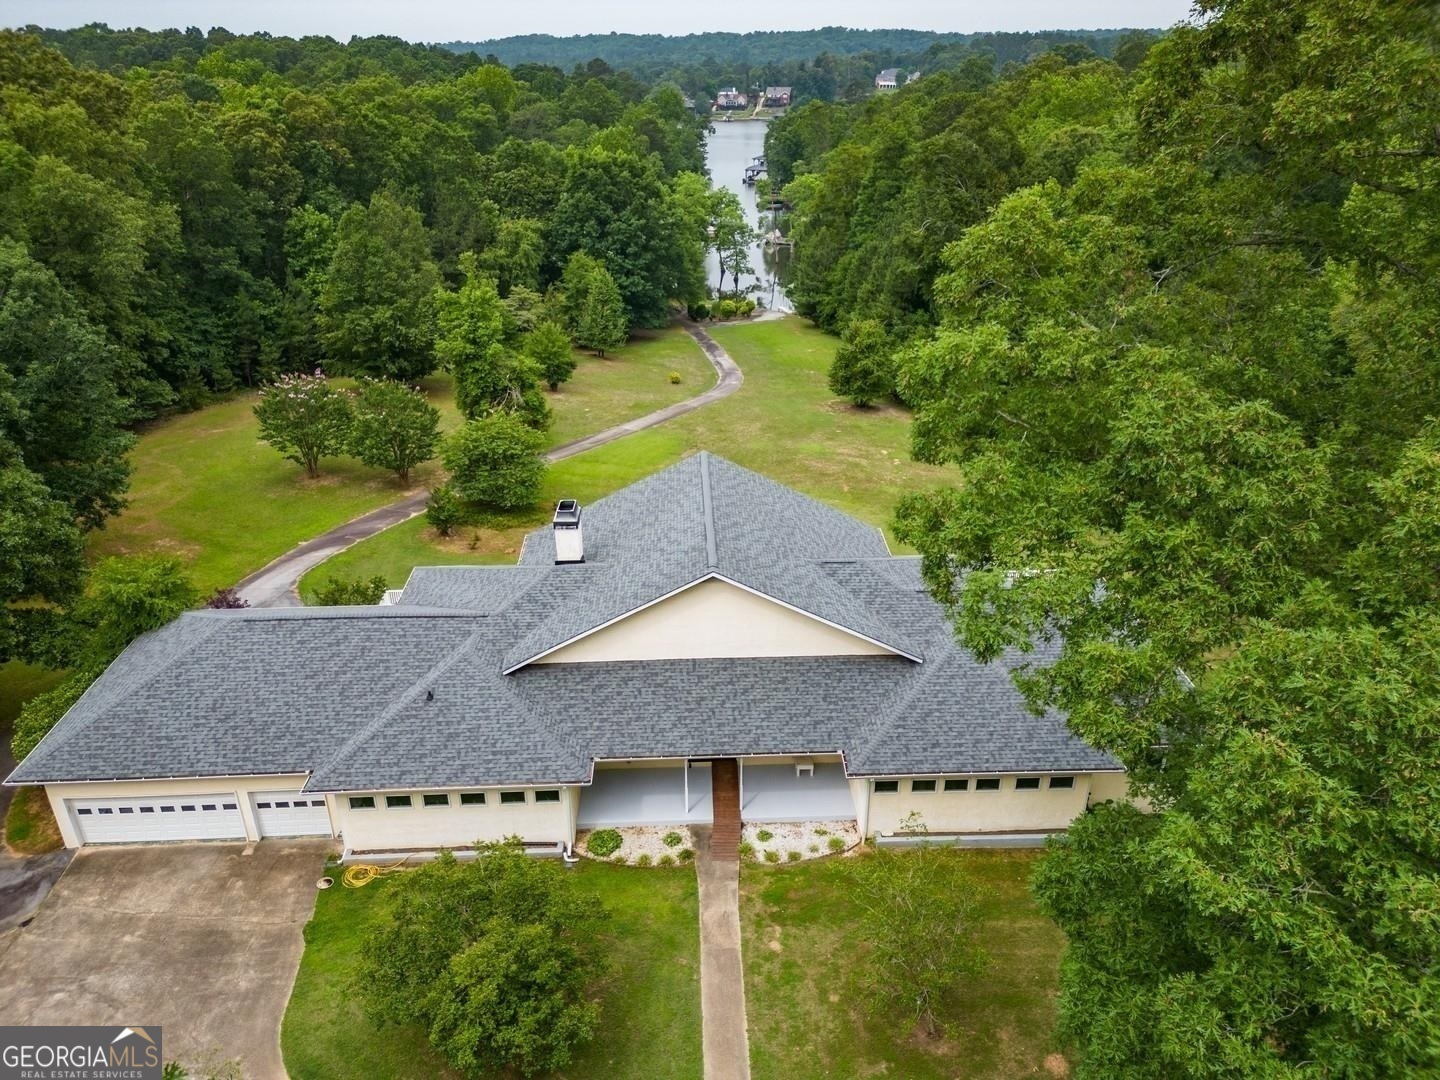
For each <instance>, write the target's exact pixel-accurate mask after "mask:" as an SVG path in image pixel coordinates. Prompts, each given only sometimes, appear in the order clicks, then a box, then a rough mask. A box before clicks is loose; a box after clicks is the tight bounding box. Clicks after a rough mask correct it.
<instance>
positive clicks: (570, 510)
mask: <svg viewBox="0 0 1440 1080" xmlns="http://www.w3.org/2000/svg"><path fill="white" fill-rule="evenodd" d="M551 524H553V525H556V526H557V527H560V528H574V527H575V526H577V525H579V524H580V504H579V503H578V502H576V501H575V500H574V499H561V500H560V501H559V502H558V503H556V504H555V517H554V519H553V520H552V522H551Z"/></svg>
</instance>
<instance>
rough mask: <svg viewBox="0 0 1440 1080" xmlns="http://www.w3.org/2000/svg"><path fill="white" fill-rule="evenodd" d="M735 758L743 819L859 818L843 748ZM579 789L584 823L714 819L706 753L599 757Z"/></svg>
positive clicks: (601, 825)
mask: <svg viewBox="0 0 1440 1080" xmlns="http://www.w3.org/2000/svg"><path fill="white" fill-rule="evenodd" d="M737 762H738V771H739V788H740V800H739V801H740V817H741V819H742V820H744V821H761V822H764V821H770V822H780V821H854V820H855V817H856V815H855V802H854V799H853V798H852V797H851V794H850V784H849V781H848V780H846V778H845V770H844V767H843V766H842V765H841V763H840V758H839V756H838V755H833V756H831V755H826V756H819V755H817V756H815V757H757V758H743V757H742V758H739V759H737ZM732 783H733V779H732ZM578 793H579V798H580V807H579V811H578V813H577V816H576V826H577V827H578V828H580V829H604V828H618V827H620V826H624V825H709V824H710V823H711V822H712V821H713V819H714V785H713V779H712V770H711V765H710V762H709V761H705V760H692V761H683V760H680V759H673V760H663V761H645V762H640V761H624V762H597V763H596V766H595V774H594V779H593V780H592V781H591V783H590V785H589V786H588V787H582V788H580V789H578ZM731 805H734V803H733V797H732V803H731Z"/></svg>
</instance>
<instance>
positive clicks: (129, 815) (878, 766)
mask: <svg viewBox="0 0 1440 1080" xmlns="http://www.w3.org/2000/svg"><path fill="white" fill-rule="evenodd" d="M1046 656H1047V654H1046V653H1045V652H1044V651H1043V649H1042V650H1041V651H1040V652H1039V653H1038V654H1030V656H1029V657H1027V659H1030V660H1032V661H1033V660H1036V659H1037V658H1038V660H1039V661H1040V662H1044V660H1045V659H1046ZM1019 662H1020V657H1019V656H1018V655H1010V656H1005V657H1002V658H1001V659H999V660H997V661H995V662H992V663H981V662H979V661H978V660H977V659H976V658H975V657H974V656H972V655H971V654H970V653H968V652H967V651H965V650H964V649H962V648H960V647H959V646H958V645H957V644H956V643H955V640H954V636H953V633H952V628H951V626H950V624H949V622H948V621H947V619H946V617H945V613H944V611H943V610H942V608H941V607H940V606H939V605H938V604H937V603H936V602H935V601H934V600H933V599H932V598H931V597H930V596H929V594H928V593H927V592H926V589H925V586H924V584H923V582H922V580H921V576H920V565H919V562H918V560H917V559H914V558H908V557H896V556H894V555H892V554H891V553H890V551H889V550H888V548H887V547H886V544H885V541H884V538H883V536H882V534H881V533H880V532H879V530H877V529H875V528H873V527H871V526H869V525H865V524H863V523H861V522H859V521H857V520H855V519H853V518H851V517H848V516H847V515H845V514H842V513H841V512H839V511H838V510H835V509H832V508H831V507H829V506H826V505H825V504H823V503H820V502H817V501H816V500H814V499H811V498H809V497H807V496H805V495H802V494H800V493H799V492H797V491H794V490H791V489H789V488H787V487H784V486H782V485H780V484H777V483H775V482H773V481H771V480H768V479H766V478H765V477H763V476H760V475H758V474H756V473H754V472H750V471H748V470H746V469H743V468H741V467H739V466H737V465H735V464H732V463H731V462H729V461H726V460H724V459H722V458H719V457H715V456H713V455H711V454H707V453H700V454H696V455H694V456H691V457H689V458H687V459H685V460H684V461H682V462H680V463H679V464H677V465H674V466H672V467H670V468H668V469H665V470H663V471H661V472H658V473H655V474H654V475H652V476H650V477H648V478H646V479H643V480H641V481H639V482H638V483H635V484H632V485H631V486H629V487H627V488H624V489H622V490H620V491H618V492H616V493H615V494H613V495H610V496H609V497H607V498H604V499H601V500H599V501H598V502H596V503H594V504H592V505H590V506H586V507H584V508H583V509H582V508H581V507H580V506H579V505H578V504H576V503H575V502H573V501H572V500H565V501H563V502H562V503H560V504H559V506H558V507H557V510H556V514H555V518H554V521H553V522H552V524H551V526H550V527H549V528H542V529H539V530H536V531H535V532H532V533H531V534H529V536H527V537H526V540H525V543H524V545H523V547H522V549H521V554H520V559H519V562H518V563H517V564H516V565H514V566H504V567H494V566H461V567H454V566H447V567H420V568H417V569H415V570H414V572H413V573H412V574H411V576H410V578H409V581H408V582H407V583H406V585H405V587H404V589H403V590H402V591H401V592H400V594H399V596H398V597H395V598H394V602H393V603H391V604H389V605H387V606H375V607H338V608H274V609H242V610H238V611H224V610H204V611H193V612H188V613H186V614H185V615H183V616H181V617H180V618H179V619H177V620H175V621H174V622H172V623H171V624H169V625H168V626H166V627H164V628H162V629H160V630H157V631H155V632H153V633H150V634H146V635H144V636H143V637H141V638H139V639H138V640H136V641H135V642H134V643H133V644H132V645H131V646H130V647H129V648H128V649H126V650H125V652H124V653H122V654H121V656H120V657H119V658H118V659H116V660H115V662H114V663H112V664H111V665H110V667H109V668H108V669H107V670H106V671H105V673H104V674H103V675H101V677H100V678H99V679H98V680H97V681H96V682H95V683H94V685H92V686H91V687H90V689H89V690H88V691H87V692H86V693H85V694H84V695H83V696H82V697H81V699H80V700H79V701H78V702H77V703H76V704H75V706H74V707H73V708H72V709H71V710H70V711H69V712H68V713H67V714H66V715H65V716H64V717H63V718H62V719H61V720H60V722H59V723H58V724H57V725H56V727H55V728H54V730H52V731H51V732H50V733H49V734H48V735H47V736H46V737H45V738H44V739H43V740H42V741H41V743H40V745H39V746H37V747H36V749H35V750H34V751H33V752H32V753H31V754H30V755H29V757H27V758H26V759H25V760H24V762H22V763H21V764H20V766H19V767H18V768H16V769H15V771H14V772H13V773H12V774H11V775H10V777H9V779H8V780H7V781H6V783H7V784H11V785H16V784H43V785H45V787H46V790H47V792H48V795H49V799H50V804H51V806H52V807H53V808H54V811H55V817H56V820H57V821H58V822H59V824H60V830H61V833H62V834H63V836H64V840H65V843H66V844H67V845H68V846H70V847H76V846H79V845H82V844H92V843H107V842H124V841H132V842H133V841H152V840H186V839H230V838H233V839H240V838H249V839H252V840H253V839H258V838H260V837H266V836H296V835H322V836H334V837H338V838H339V839H340V840H341V841H342V842H343V844H344V846H345V847H346V848H347V849H349V850H351V851H352V852H383V851H413V850H420V849H433V848H436V847H441V846H461V845H468V844H469V843H471V842H473V841H475V840H477V839H499V838H502V837H505V836H509V835H512V834H513V835H519V836H521V837H523V838H524V839H525V840H526V841H528V842H531V843H536V844H549V845H556V846H560V847H562V848H564V847H568V845H570V844H572V843H573V842H574V839H575V835H576V831H577V829H585V828H591V827H599V826H613V825H634V824H652V825H679V824H686V823H705V822H709V821H710V820H711V808H712V801H713V796H714V794H715V788H716V787H717V785H719V786H721V787H723V788H724V794H725V795H726V796H727V798H729V797H732V796H735V795H736V794H737V791H736V789H737V788H738V799H739V804H740V806H741V814H742V816H743V817H744V818H745V819H747V820H751V821H787V820H788V821H849V822H854V823H855V824H856V826H857V827H858V829H859V831H860V832H861V834H862V835H870V836H875V835H877V834H880V835H883V834H886V833H893V832H895V831H897V830H902V829H904V828H905V827H906V823H907V820H908V821H911V822H914V821H919V822H920V823H923V825H924V826H925V827H926V828H927V829H929V830H930V831H931V832H934V833H956V834H964V835H966V836H969V835H972V834H993V833H1022V834H1030V835H1032V836H1033V835H1035V834H1045V833H1049V832H1052V831H1055V830H1061V829H1064V828H1065V827H1066V826H1067V825H1068V824H1069V822H1070V821H1071V819H1072V818H1074V817H1075V816H1076V815H1077V814H1079V813H1081V812H1082V811H1083V810H1084V809H1085V808H1086V806H1087V805H1089V804H1090V803H1092V802H1095V801H1101V800H1105V799H1111V798H1119V797H1123V796H1124V794H1125V791H1126V780H1125V776H1124V773H1123V771H1122V770H1121V767H1120V766H1119V764H1118V763H1117V762H1116V761H1115V760H1113V759H1112V758H1111V757H1109V756H1108V755H1107V754H1105V753H1102V752H1100V751H1098V750H1096V749H1094V748H1092V747H1090V746H1088V745H1087V744H1086V743H1084V742H1082V741H1081V740H1080V739H1078V738H1077V737H1076V736H1074V735H1073V734H1071V732H1070V731H1069V730H1068V729H1067V727H1066V725H1065V722H1064V718H1063V717H1062V716H1060V715H1058V714H1056V713H1054V712H1048V713H1045V714H1043V715H1036V714H1034V713H1033V712H1031V711H1030V710H1029V709H1027V708H1026V706H1025V703H1024V702H1023V701H1022V699H1021V697H1020V695H1019V693H1018V692H1017V691H1016V689H1015V686H1014V684H1013V682H1012V678H1011V675H1012V668H1013V666H1014V665H1015V664H1017V663H1019ZM912 815H914V817H912Z"/></svg>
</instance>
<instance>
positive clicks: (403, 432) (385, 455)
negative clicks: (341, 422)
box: [350, 379, 440, 485]
mask: <svg viewBox="0 0 1440 1080" xmlns="http://www.w3.org/2000/svg"><path fill="white" fill-rule="evenodd" d="M439 441H440V410H439V409H437V408H435V406H433V405H431V404H430V402H428V401H426V400H425V395H424V394H422V393H421V392H420V391H419V390H416V389H414V388H412V387H408V386H403V385H401V384H400V383H397V382H391V381H389V380H388V379H362V380H361V382H360V389H359V391H358V392H357V393H356V395H355V409H354V419H353V421H352V422H351V426H350V452H351V453H353V454H354V455H355V456H356V457H357V458H359V459H360V460H361V461H363V462H364V463H365V464H366V465H370V466H373V467H374V468H377V469H389V470H390V471H391V472H393V473H394V474H395V476H396V477H397V478H398V479H399V481H400V483H401V484H402V485H406V484H409V483H410V470H411V469H413V468H414V467H415V466H416V465H419V464H421V463H422V462H426V461H429V460H430V459H431V458H433V457H434V456H435V447H436V445H437V444H438V443H439Z"/></svg>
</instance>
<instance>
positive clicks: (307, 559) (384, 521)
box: [235, 320, 745, 607]
mask: <svg viewBox="0 0 1440 1080" xmlns="http://www.w3.org/2000/svg"><path fill="white" fill-rule="evenodd" d="M681 325H682V326H683V327H684V328H685V330H686V332H687V333H688V334H689V335H690V336H691V337H692V338H694V339H695V342H696V344H698V345H699V346H700V348H701V350H702V351H703V352H704V353H705V356H706V358H707V359H708V360H709V361H710V365H711V367H713V368H714V369H715V385H714V386H712V387H711V388H710V389H709V390H706V391H705V392H704V393H703V394H696V395H695V396H694V397H692V398H686V399H685V400H684V401H680V402H676V403H675V404H674V405H667V406H666V407H665V408H663V409H656V410H655V411H654V412H651V413H646V414H645V415H644V416H637V417H636V418H635V419H634V420H627V421H625V423H623V424H616V425H615V426H614V427H611V428H606V429H605V430H604V431H597V432H595V434H593V435H586V436H585V437H584V438H580V439H575V440H574V441H573V442H568V443H565V444H563V445H561V446H557V447H555V448H554V449H553V450H550V451H549V452H547V453H546V455H545V460H546V461H548V462H550V463H551V464H554V463H555V462H557V461H564V460H565V459H566V458H571V457H574V456H575V455H576V454H583V453H584V452H585V451H586V450H593V449H594V448H595V447H597V446H604V445H605V444H606V443H612V442H615V441H616V440H617V439H623V438H624V437H625V436H627V435H633V434H634V433H635V432H637V431H644V430H645V429H646V428H652V427H654V426H655V425H657V424H663V423H665V421H667V420H673V419H674V418H675V417H677V416H684V415H685V414H686V413H689V412H694V411H695V410H696V409H699V408H703V407H704V406H706V405H709V404H710V403H711V402H715V401H719V400H720V399H721V398H727V397H729V396H730V395H731V394H733V393H735V391H736V390H739V389H740V384H741V383H742V382H744V381H745V376H744V374H743V373H742V372H741V371H740V366H739V365H738V364H736V363H735V361H734V360H733V359H731V357H730V354H729V353H727V352H726V351H725V349H724V348H723V347H721V345H720V344H719V343H718V342H717V341H716V340H715V339H714V338H712V337H711V336H710V335H709V334H707V333H706V332H705V331H704V330H702V329H701V328H700V327H699V326H698V325H696V324H695V323H693V322H690V321H688V320H683V321H682V322H681ZM429 500H430V493H429V492H426V491H421V492H418V493H417V494H414V495H407V496H406V497H405V498H403V499H400V500H398V501H397V502H393V503H390V504H389V505H388V506H382V507H380V509H378V510H372V511H370V513H368V514H362V515H361V516H360V517H357V518H355V519H353V520H351V521H347V522H346V523H345V524H344V525H339V526H337V527H335V528H333V529H331V530H330V531H329V532H325V533H321V534H320V535H319V536H317V537H315V538H314V539H312V540H307V541H305V542H304V543H303V544H300V545H298V546H296V547H294V548H292V549H291V550H289V551H287V552H286V553H285V554H284V555H281V556H280V557H279V558H278V559H276V560H274V561H273V562H271V563H269V564H268V565H266V566H263V567H261V568H260V569H259V570H257V571H255V573H253V574H251V575H250V576H249V577H247V578H245V579H244V580H242V581H241V582H240V583H239V584H238V585H236V586H235V589H236V591H237V592H238V593H239V594H240V598H241V599H243V600H244V601H246V602H247V603H248V604H249V605H250V606H251V607H299V606H300V579H301V578H302V577H304V576H305V575H306V574H307V573H308V572H309V571H311V570H313V569H314V568H315V567H317V566H319V565H320V564H321V563H322V562H324V561H325V560H326V559H328V558H330V556H332V555H338V554H339V553H340V552H342V551H344V550H345V549H346V548H348V547H350V546H351V545H352V544H357V543H359V542H360V541H361V540H368V539H369V538H370V537H372V536H374V535H375V534H376V533H380V532H384V531H385V530H386V529H388V528H390V527H391V526H392V525H399V524H400V523H401V522H403V521H409V520H410V519H411V518H412V517H415V516H416V515H417V514H422V513H424V512H425V504H426V503H427V502H429Z"/></svg>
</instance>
